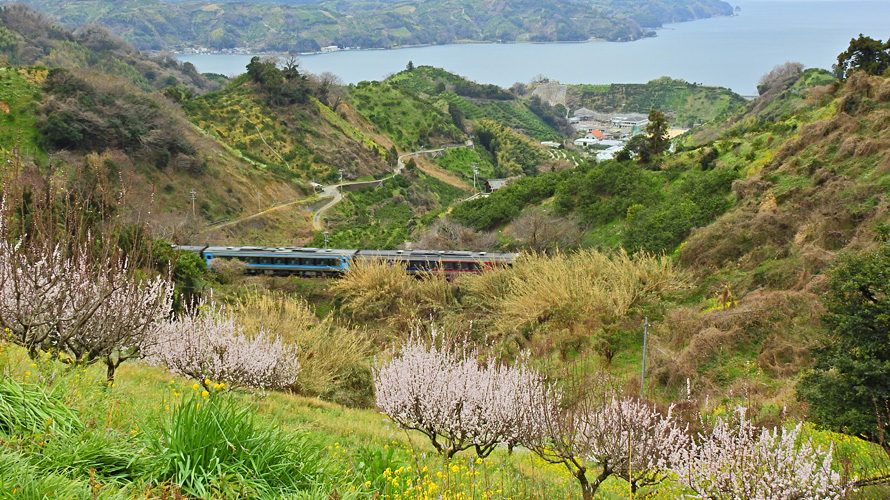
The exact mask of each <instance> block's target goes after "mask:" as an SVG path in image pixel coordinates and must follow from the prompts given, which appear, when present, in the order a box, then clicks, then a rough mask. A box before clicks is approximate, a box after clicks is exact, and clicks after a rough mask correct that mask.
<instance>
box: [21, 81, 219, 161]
mask: <svg viewBox="0 0 890 500" xmlns="http://www.w3.org/2000/svg"><path fill="white" fill-rule="evenodd" d="M43 87H44V91H45V92H46V93H47V94H48V95H49V97H48V98H47V99H46V100H45V101H44V103H43V106H42V107H41V117H40V118H39V119H38V122H37V129H38V131H39V132H40V134H41V139H42V141H43V145H44V147H45V148H48V149H50V150H59V149H74V150H79V151H97V152H101V151H104V150H106V149H120V150H123V151H124V152H125V153H127V154H128V155H132V156H135V157H137V158H140V159H142V160H143V161H147V162H150V163H153V164H155V165H156V166H157V167H158V168H164V167H166V166H168V165H170V164H173V165H175V166H176V167H177V168H178V169H182V170H186V171H189V172H200V171H202V170H203V169H204V163H203V161H202V160H201V159H199V158H198V157H197V154H196V151H195V148H194V146H193V145H192V144H191V143H190V142H189V140H188V139H187V138H186V137H185V136H183V134H182V133H181V131H182V130H183V128H184V127H185V125H184V122H181V121H180V120H179V119H178V118H176V117H175V115H174V112H173V111H172V110H170V109H167V108H165V107H164V105H163V104H162V102H161V101H159V100H156V99H155V98H154V97H152V96H149V95H147V94H140V93H139V92H138V90H136V89H134V88H131V87H129V86H128V85H126V84H123V83H121V82H116V81H114V80H100V79H98V78H96V77H91V76H82V75H80V74H77V73H75V72H74V71H70V70H66V69H62V68H55V69H52V70H50V72H49V74H48V75H47V78H46V81H45V83H44V86H43Z"/></svg>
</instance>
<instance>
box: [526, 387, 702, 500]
mask: <svg viewBox="0 0 890 500" xmlns="http://www.w3.org/2000/svg"><path fill="white" fill-rule="evenodd" d="M531 390H535V389H531ZM545 390H546V391H547V392H546V393H545V394H544V395H537V396H535V397H534V398H526V399H527V400H530V401H534V402H535V403H536V405H535V406H534V407H533V409H532V411H530V412H528V413H527V416H526V417H525V418H526V420H525V421H524V422H523V425H522V437H521V439H520V441H519V442H520V444H522V445H523V446H525V447H527V448H529V449H530V450H532V451H533V452H534V453H535V454H537V455H538V456H539V457H541V458H542V459H543V460H545V461H546V462H549V463H552V464H562V465H564V466H565V467H566V469H568V471H569V473H570V474H571V475H572V476H573V477H575V479H577V480H578V483H579V484H580V486H581V494H582V498H584V500H591V499H592V498H593V496H594V494H595V493H596V491H597V490H598V489H599V487H600V485H602V483H603V482H604V481H605V480H606V479H608V478H609V476H612V475H615V476H617V477H620V478H622V479H624V480H625V481H628V482H629V483H630V487H631V491H632V492H636V491H637V489H639V488H641V487H644V486H650V485H654V484H657V483H659V482H661V481H662V480H664V479H665V478H666V477H667V476H668V474H669V471H670V470H671V468H672V467H673V466H674V465H675V463H676V461H677V460H678V459H679V458H680V457H681V456H682V455H681V453H680V450H683V449H684V448H686V447H687V446H688V444H689V440H690V438H689V435H688V433H687V432H686V428H685V426H681V425H680V423H679V422H678V421H677V420H676V419H674V418H673V416H672V414H671V413H672V412H671V411H670V410H669V411H668V413H667V415H662V414H661V413H660V412H659V411H658V410H657V409H656V408H655V407H654V406H652V405H650V404H648V403H645V402H643V401H638V400H635V399H631V398H627V397H621V396H619V395H618V394H617V393H615V392H614V391H613V390H612V389H611V388H608V387H607V383H606V382H605V381H604V380H603V379H602V378H599V377H594V378H591V377H589V376H588V377H581V378H573V379H571V380H569V381H568V386H563V388H562V389H561V390H557V389H556V388H555V386H550V387H547V388H545ZM591 473H593V474H595V475H594V476H593V477H592V478H591V477H589V474H591Z"/></svg>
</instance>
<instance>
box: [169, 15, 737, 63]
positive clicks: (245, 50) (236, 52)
mask: <svg viewBox="0 0 890 500" xmlns="http://www.w3.org/2000/svg"><path fill="white" fill-rule="evenodd" d="M736 16H738V14H735V13H733V14H731V15H728V16H719V15H718V16H711V17H702V18H699V19H692V20H690V21H677V22H675V23H667V24H679V23H692V22H695V21H704V20H707V19H717V18H722V17H736ZM671 29H673V28H665V27H664V26H661V27H658V28H646V30H647V31H646V32H645V33H650V34H649V35H646V36H642V37H640V38H635V39H633V40H607V39H605V38H596V37H594V38H588V39H587V40H556V41H531V40H522V41H512V42H501V41H495V40H455V41H453V42H448V43H424V44H413V45H396V46H393V47H346V48H342V49H341V48H338V49H337V50H330V51H325V50H320V51H314V52H276V51H254V50H251V49H250V48H249V47H235V48H233V49H222V50H221V51H215V50H209V49H208V50H206V51H198V49H196V48H189V49H184V50H167V51H157V52H170V53H172V54H173V55H176V56H192V55H222V56H279V57H281V56H290V55H295V56H315V55H323V54H334V53H337V52H347V51H349V52H356V51H370V50H401V49H413V48H423V47H439V46H442V47H444V46H447V45H471V44H483V45H519V44H531V45H558V44H571V45H576V44H586V43H633V42H638V41H640V40H646V39H649V38H656V37H657V36H658V31H660V30H671Z"/></svg>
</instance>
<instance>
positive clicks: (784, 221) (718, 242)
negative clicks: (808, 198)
mask: <svg viewBox="0 0 890 500" xmlns="http://www.w3.org/2000/svg"><path fill="white" fill-rule="evenodd" d="M799 223H800V221H799V214H797V213H792V212H787V211H783V210H775V211H762V212H761V211H759V207H757V206H753V204H750V205H748V206H745V207H742V208H740V209H737V210H734V211H732V212H729V213H727V214H724V215H722V216H721V217H719V218H718V219H717V220H716V221H714V222H712V223H711V224H709V225H708V226H706V227H704V228H701V229H699V230H697V231H694V232H693V233H692V234H691V235H690V236H689V238H688V239H687V241H686V245H684V246H683V248H682V249H680V254H679V259H680V262H681V263H682V264H683V265H684V266H689V267H694V268H697V269H699V270H701V272H709V270H713V269H717V268H720V267H723V266H725V265H727V264H730V263H734V264H735V263H737V264H740V265H742V266H743V267H746V266H747V268H750V267H751V266H756V265H757V264H758V263H759V260H758V259H759V258H763V257H764V255H765V250H764V249H766V248H767V247H771V248H774V249H784V248H785V246H786V244H787V243H788V242H789V241H790V240H791V238H792V237H793V236H794V234H795V233H796V232H797V230H796V227H797V225H798V224H799ZM782 251H784V250H782ZM755 253H758V254H759V256H758V257H756V258H755V256H754V254H755ZM776 256H777V255H776V254H775V253H773V254H770V255H767V257H768V258H775V257H776Z"/></svg>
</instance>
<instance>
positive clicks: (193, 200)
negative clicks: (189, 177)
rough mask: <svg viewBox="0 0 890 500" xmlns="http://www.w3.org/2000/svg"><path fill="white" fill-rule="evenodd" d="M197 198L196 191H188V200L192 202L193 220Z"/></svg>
mask: <svg viewBox="0 0 890 500" xmlns="http://www.w3.org/2000/svg"><path fill="white" fill-rule="evenodd" d="M197 197H198V193H197V191H195V190H194V189H192V190H191V191H189V199H190V200H192V218H193V219H194V218H195V199H196V198H197Z"/></svg>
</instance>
